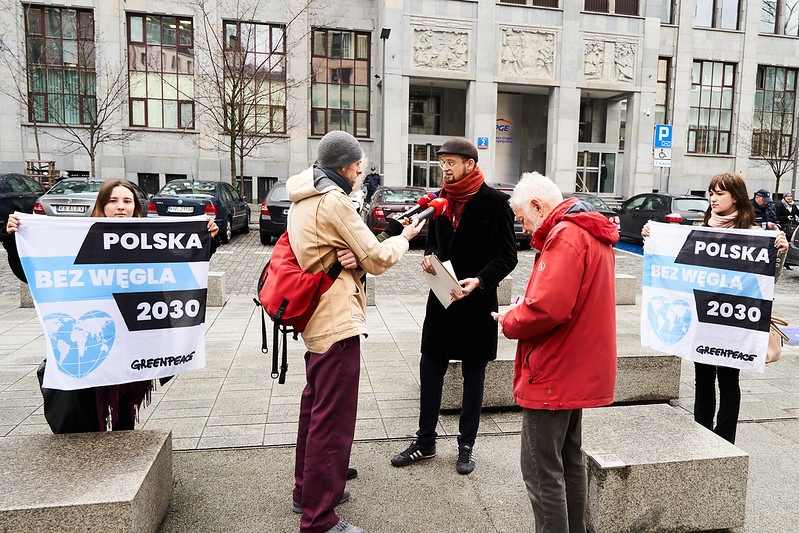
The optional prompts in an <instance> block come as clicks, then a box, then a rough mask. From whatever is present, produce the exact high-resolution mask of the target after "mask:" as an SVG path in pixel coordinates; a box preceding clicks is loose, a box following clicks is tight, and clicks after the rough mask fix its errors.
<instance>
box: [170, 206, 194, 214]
mask: <svg viewBox="0 0 799 533" xmlns="http://www.w3.org/2000/svg"><path fill="white" fill-rule="evenodd" d="M193 211H194V208H193V207H192V206H190V205H170V206H169V207H167V208H166V212H167V213H191V212H193Z"/></svg>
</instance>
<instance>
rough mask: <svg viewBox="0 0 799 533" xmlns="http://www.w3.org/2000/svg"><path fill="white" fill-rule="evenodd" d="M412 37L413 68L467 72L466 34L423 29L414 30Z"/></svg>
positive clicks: (457, 31)
mask: <svg viewBox="0 0 799 533" xmlns="http://www.w3.org/2000/svg"><path fill="white" fill-rule="evenodd" d="M413 37H414V39H413V66H414V67H422V68H430V69H437V70H454V71H458V72H468V71H469V39H470V37H469V33H468V32H465V31H460V30H448V29H438V28H429V27H423V28H416V29H414V31H413Z"/></svg>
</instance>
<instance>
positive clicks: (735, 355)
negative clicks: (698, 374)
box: [696, 345, 757, 361]
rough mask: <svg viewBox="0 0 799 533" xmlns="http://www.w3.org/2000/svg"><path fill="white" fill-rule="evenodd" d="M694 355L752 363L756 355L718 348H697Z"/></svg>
mask: <svg viewBox="0 0 799 533" xmlns="http://www.w3.org/2000/svg"><path fill="white" fill-rule="evenodd" d="M696 353H701V354H707V355H715V356H716V357H726V358H728V359H740V360H742V361H754V360H755V359H756V358H757V355H755V354H753V353H743V352H739V351H738V350H730V349H728V348H718V347H715V346H701V345H700V346H697V347H696Z"/></svg>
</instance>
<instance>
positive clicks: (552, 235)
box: [496, 172, 619, 533]
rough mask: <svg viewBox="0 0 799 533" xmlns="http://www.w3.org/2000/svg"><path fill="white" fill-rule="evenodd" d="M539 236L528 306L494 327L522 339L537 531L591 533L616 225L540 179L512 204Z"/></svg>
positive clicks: (519, 353) (611, 375) (612, 374)
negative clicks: (592, 452)
mask: <svg viewBox="0 0 799 533" xmlns="http://www.w3.org/2000/svg"><path fill="white" fill-rule="evenodd" d="M511 206H512V207H513V211H514V213H515V214H516V218H517V219H518V220H519V222H521V223H522V226H523V227H524V229H525V231H526V232H527V233H531V234H532V235H533V241H532V244H533V246H534V247H535V248H536V249H537V250H539V253H538V255H536V258H535V264H534V266H533V271H532V274H531V275H530V281H529V282H528V283H527V290H526V292H525V295H524V301H523V302H521V303H520V304H519V305H517V306H515V307H513V308H512V309H510V310H509V311H507V312H506V313H504V314H499V315H497V317H496V320H497V321H498V322H499V323H500V325H501V326H502V331H503V332H504V334H505V336H506V337H508V338H510V339H518V340H519V344H518V347H517V350H516V369H515V372H514V376H513V395H514V398H515V399H516V403H518V404H519V405H520V406H522V407H523V408H524V411H523V419H522V443H521V468H522V476H523V477H524V482H525V484H526V486H527V492H528V495H529V497H530V502H531V503H532V507H533V514H534V515H535V531H536V533H556V532H557V533H562V532H568V533H578V532H579V533H583V532H585V509H586V490H587V489H586V486H587V479H586V472H585V463H584V460H583V455H582V452H581V450H580V445H581V441H582V426H581V421H582V409H583V408H586V407H598V406H602V405H608V404H610V403H612V402H613V390H614V388H615V384H616V308H615V304H616V302H615V288H614V287H615V276H614V264H615V260H614V255H613V244H615V243H616V242H617V241H618V240H619V232H618V229H617V228H616V226H615V225H614V224H612V223H611V222H610V221H608V220H607V219H606V218H605V217H604V216H602V215H600V214H599V213H597V212H596V211H594V210H593V208H592V207H591V206H590V205H588V204H586V203H583V202H581V201H580V200H578V199H576V198H569V199H568V200H565V201H564V200H563V197H562V195H561V193H560V191H559V190H558V188H557V186H555V184H554V183H553V182H552V181H551V180H550V179H549V178H547V177H545V176H542V175H540V174H538V173H536V172H534V173H532V174H524V175H523V176H522V179H521V181H520V182H519V183H518V185H516V188H515V190H514V192H513V196H512V198H511Z"/></svg>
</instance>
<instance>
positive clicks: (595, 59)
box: [583, 41, 605, 80]
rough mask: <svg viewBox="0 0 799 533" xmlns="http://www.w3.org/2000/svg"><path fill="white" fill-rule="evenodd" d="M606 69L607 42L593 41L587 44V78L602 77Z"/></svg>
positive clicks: (584, 69) (585, 68)
mask: <svg viewBox="0 0 799 533" xmlns="http://www.w3.org/2000/svg"><path fill="white" fill-rule="evenodd" d="M604 69H605V43H604V42H598V41H591V42H587V43H586V44H585V66H584V67H583V74H584V75H585V79H587V80H599V79H602V73H603V71H604Z"/></svg>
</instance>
